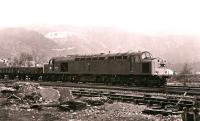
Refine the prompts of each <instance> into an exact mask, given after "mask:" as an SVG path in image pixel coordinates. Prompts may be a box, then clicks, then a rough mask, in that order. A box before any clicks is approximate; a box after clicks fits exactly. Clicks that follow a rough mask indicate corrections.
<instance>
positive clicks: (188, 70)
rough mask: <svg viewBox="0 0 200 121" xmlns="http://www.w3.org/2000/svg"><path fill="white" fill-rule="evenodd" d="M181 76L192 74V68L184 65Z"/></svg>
mask: <svg viewBox="0 0 200 121" xmlns="http://www.w3.org/2000/svg"><path fill="white" fill-rule="evenodd" d="M181 74H192V68H191V67H190V66H189V65H188V64H187V63H185V64H184V66H183V69H182V71H181Z"/></svg>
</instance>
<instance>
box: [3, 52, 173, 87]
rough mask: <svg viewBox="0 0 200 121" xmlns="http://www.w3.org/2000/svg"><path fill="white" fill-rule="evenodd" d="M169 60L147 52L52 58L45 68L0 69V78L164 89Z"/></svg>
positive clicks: (169, 72)
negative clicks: (161, 87) (167, 61)
mask: <svg viewBox="0 0 200 121" xmlns="http://www.w3.org/2000/svg"><path fill="white" fill-rule="evenodd" d="M172 74H173V73H172V71H171V70H170V69H167V67H166V61H165V60H163V59H160V58H153V57H152V55H151V53H150V52H148V51H144V52H130V53H114V54H110V53H109V54H104V53H100V54H96V55H68V56H66V57H53V58H51V59H50V60H49V63H48V64H44V66H43V67H4V68H0V78H9V79H16V78H17V79H27V78H28V79H30V80H38V79H40V80H45V81H69V82H83V83H84V82H89V83H104V84H126V85H136V86H158V87H160V86H164V85H165V84H166V80H167V78H169V77H170V76H171V75H172Z"/></svg>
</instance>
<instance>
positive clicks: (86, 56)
mask: <svg viewBox="0 0 200 121" xmlns="http://www.w3.org/2000/svg"><path fill="white" fill-rule="evenodd" d="M142 53H149V52H148V51H143V52H141V51H139V52H126V53H108V54H105V53H100V54H92V55H67V56H65V57H53V58H52V59H54V60H56V61H66V60H75V59H77V58H95V57H113V56H130V55H141V54H142Z"/></svg>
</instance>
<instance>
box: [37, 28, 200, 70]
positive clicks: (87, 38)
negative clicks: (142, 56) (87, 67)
mask: <svg viewBox="0 0 200 121" xmlns="http://www.w3.org/2000/svg"><path fill="white" fill-rule="evenodd" d="M53 28H54V27H50V29H48V27H46V28H45V27H44V28H43V29H41V28H40V29H38V30H37V31H40V30H42V33H43V34H44V35H45V37H47V38H49V39H52V40H54V41H55V42H56V43H57V44H58V45H59V46H60V48H62V51H61V52H60V54H61V55H62V54H88V53H89V54H91V53H101V52H104V53H108V52H109V51H111V52H127V51H139V50H140V51H143V50H148V51H150V52H151V53H152V54H153V55H154V57H162V58H165V59H166V60H168V62H169V66H170V67H172V68H173V69H175V70H177V71H180V70H181V69H182V66H183V65H184V64H185V63H188V64H189V65H191V66H192V68H194V70H195V71H199V70H200V67H199V66H198V65H197V63H199V62H200V51H199V48H200V37H199V36H191V35H176V34H174V35H171V34H164V33H162V34H160V35H145V34H141V33H131V32H127V31H122V30H119V29H114V28H103V27H102V28H99V27H91V28H87V27H85V28H80V27H68V26H62V27H61V26H56V27H55V30H53ZM48 30H49V31H48Z"/></svg>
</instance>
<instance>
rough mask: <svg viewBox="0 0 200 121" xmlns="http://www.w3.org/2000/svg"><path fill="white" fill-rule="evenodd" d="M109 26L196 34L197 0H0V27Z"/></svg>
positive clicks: (199, 16) (199, 10)
mask: <svg viewBox="0 0 200 121" xmlns="http://www.w3.org/2000/svg"><path fill="white" fill-rule="evenodd" d="M29 24H66V25H75V26H113V27H117V28H122V29H125V30H131V31H135V32H144V33H155V32H158V33H159V32H167V33H186V34H195V35H200V1H199V0H196V1H195V0H187V1H186V0H137V1H136V0H0V26H2V27H6V26H21V25H29Z"/></svg>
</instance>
